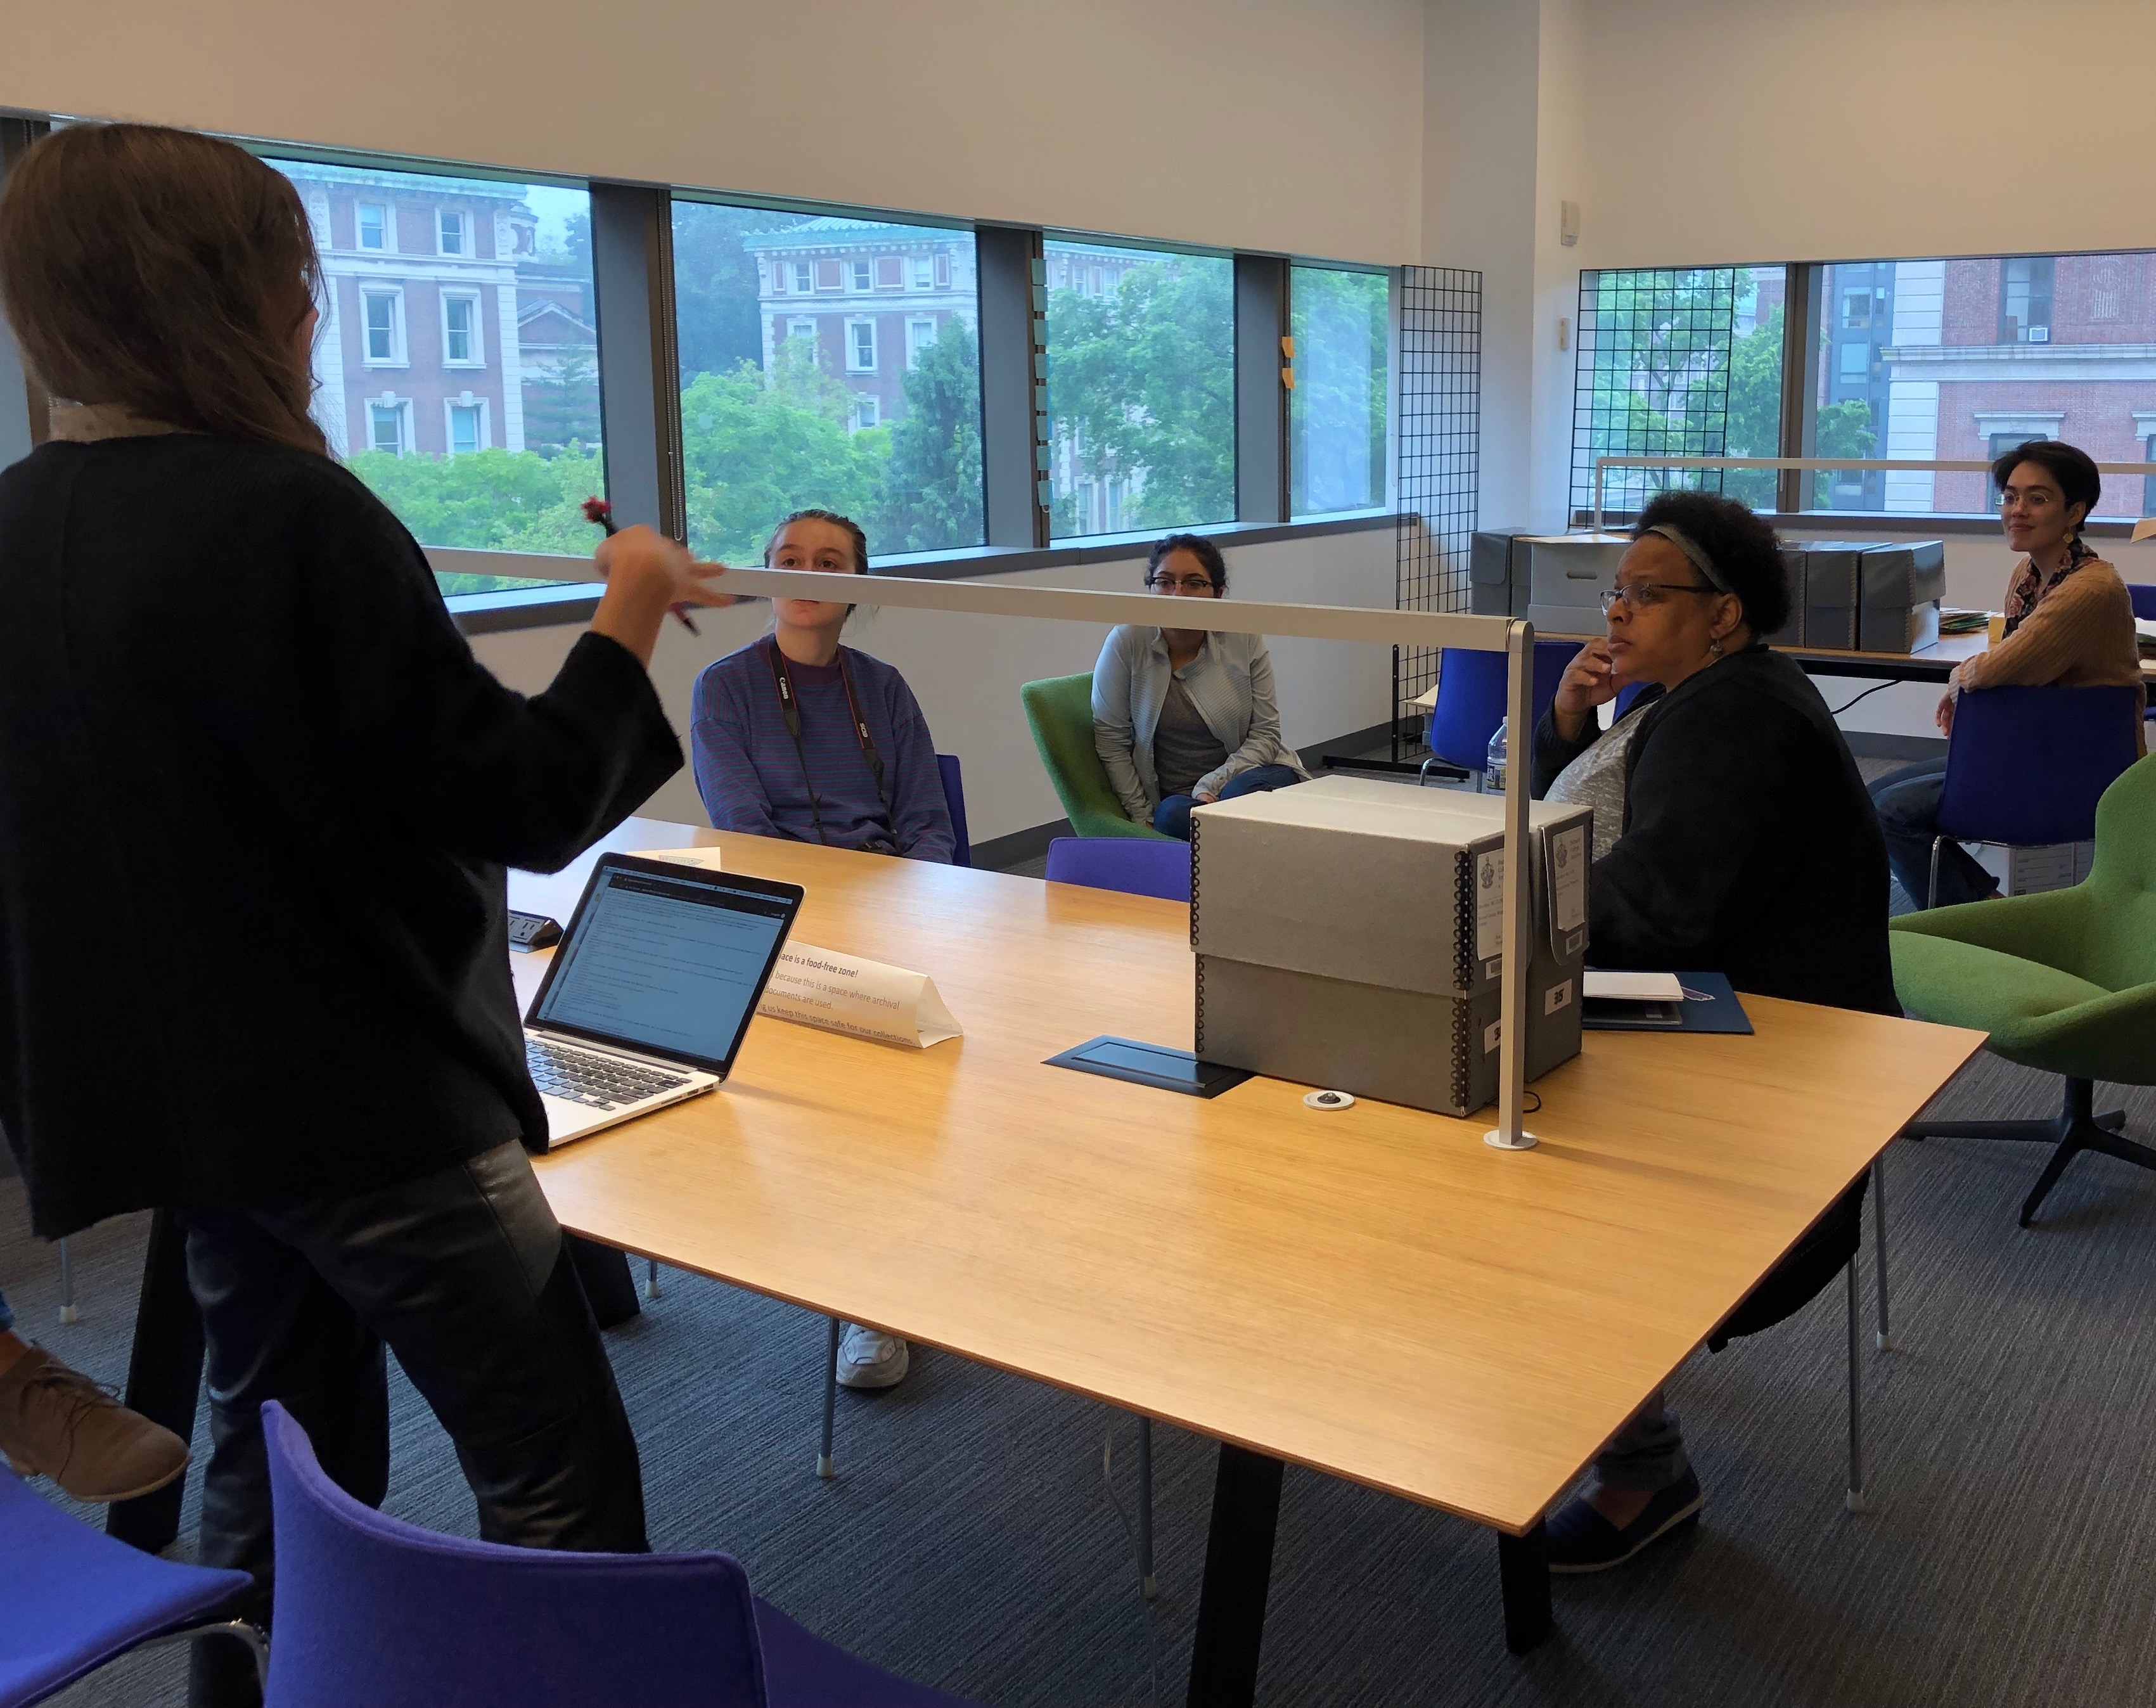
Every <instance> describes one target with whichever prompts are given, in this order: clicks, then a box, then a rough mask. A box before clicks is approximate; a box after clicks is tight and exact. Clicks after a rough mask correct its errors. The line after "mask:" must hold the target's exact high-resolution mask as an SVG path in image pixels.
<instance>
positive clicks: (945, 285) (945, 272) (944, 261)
mask: <svg viewBox="0 0 2156 1708" xmlns="http://www.w3.org/2000/svg"><path fill="white" fill-rule="evenodd" d="M936 288H937V290H949V289H950V288H951V257H950V256H949V255H948V254H938V255H937V257H936Z"/></svg>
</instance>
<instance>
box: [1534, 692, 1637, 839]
mask: <svg viewBox="0 0 2156 1708" xmlns="http://www.w3.org/2000/svg"><path fill="white" fill-rule="evenodd" d="M1645 710H1646V708H1645V706H1640V705H1635V706H1634V707H1633V708H1632V709H1631V710H1630V711H1628V712H1626V713H1625V716H1623V717H1621V718H1620V719H1619V720H1618V721H1617V722H1616V724H1615V725H1614V726H1613V727H1611V728H1609V729H1607V730H1605V731H1603V732H1602V735H1601V736H1600V738H1599V740H1598V741H1596V742H1595V743H1594V746H1591V747H1589V749H1588V750H1587V751H1585V752H1584V753H1582V754H1581V755H1580V756H1579V757H1578V758H1576V759H1574V760H1573V762H1572V763H1571V764H1569V765H1568V766H1566V767H1565V768H1564V769H1563V771H1560V772H1558V774H1557V777H1556V778H1555V780H1554V781H1553V782H1551V784H1550V786H1549V789H1548V792H1547V793H1546V794H1545V795H1544V796H1543V799H1545V800H1550V801H1561V802H1563V803H1566V804H1568V805H1570V806H1575V807H1592V808H1594V859H1598V860H1599V859H1604V858H1606V857H1607V856H1608V854H1609V850H1610V849H1613V848H1614V847H1616V845H1617V839H1618V838H1619V837H1620V836H1622V835H1623V834H1624V833H1625V755H1626V754H1627V753H1629V752H1630V751H1631V747H1632V738H1633V737H1634V736H1636V735H1638V734H1639V733H1640V721H1641V720H1640V714H1641V713H1642V712H1644V711H1645Z"/></svg>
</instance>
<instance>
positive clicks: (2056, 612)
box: [1951, 557, 2148, 753]
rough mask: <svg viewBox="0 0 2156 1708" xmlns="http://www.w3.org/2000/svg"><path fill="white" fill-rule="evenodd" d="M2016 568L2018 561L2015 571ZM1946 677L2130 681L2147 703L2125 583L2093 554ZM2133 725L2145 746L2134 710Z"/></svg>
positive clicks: (1979, 681) (2042, 682) (2047, 683)
mask: <svg viewBox="0 0 2156 1708" xmlns="http://www.w3.org/2000/svg"><path fill="white" fill-rule="evenodd" d="M2015 574H2016V575H2019V574H2020V566H2018V565H2017V566H2016V567H2015ZM2009 585H2011V583H2009ZM1951 680H1952V681H1953V687H1954V689H1955V691H1957V692H1958V691H1959V690H1962V689H1964V688H2005V687H2010V686H2020V687H2030V688H2051V687H2056V688H2133V689H2135V690H2138V691H2139V692H2140V693H2141V695H2142V699H2143V704H2144V705H2145V704H2146V703H2147V699H2148V690H2147V687H2146V685H2144V684H2143V681H2142V677H2141V650H2140V646H2139V644H2138V642H2137V641H2136V640H2135V639H2134V634H2133V598H2132V597H2131V596H2130V595H2128V592H2127V591H2126V583H2125V582H2123V581H2121V580H2120V579H2119V577H2118V572H2117V570H2116V569H2114V568H2112V567H2111V565H2110V564H2109V563H2107V562H2105V561H2104V560H2103V559H2102V558H2101V557H2092V558H2091V559H2089V561H2088V562H2086V563H2084V564H2083V565H2082V567H2080V568H2079V569H2077V570H2076V571H2075V572H2073V573H2072V574H2071V575H2070V576H2068V577H2066V579H2065V580H2063V581H2060V582H2054V583H2053V584H2052V585H2051V587H2050V588H2049V589H2047V590H2046V592H2044V594H2043V595H2042V597H2040V598H2039V599H2038V600H2037V601H2036V603H2035V604H2034V605H2033V606H2031V607H2030V610H2029V614H2028V615H2027V616H2025V617H2024V618H2022V619H2021V626H2020V628H2016V629H2015V631H2014V633H2012V634H2010V635H2009V636H2008V637H2007V638H2006V639H2005V640H2002V641H2000V642H1999V644H1998V645H1997V646H1995V647H1994V648H1992V649H1991V650H1990V651H1989V652H1982V653H1979V654H1976V655H1975V656H1974V658H1970V659H1963V661H1962V663H1961V664H1960V665H1959V666H1958V667H1957V668H1956V669H1955V671H1954V673H1953V678H1952V679H1951ZM2133 727H2134V739H2135V741H2137V742H2138V743H2139V746H2140V751H2142V752H2143V753H2146V752H2147V751H2148V734H2147V731H2148V726H2147V725H2146V724H2145V723H2143V721H2142V720H2141V719H2139V718H2138V717H2137V718H2136V719H2135V720H2134V721H2133Z"/></svg>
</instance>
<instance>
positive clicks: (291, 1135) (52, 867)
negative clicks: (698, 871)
mask: <svg viewBox="0 0 2156 1708" xmlns="http://www.w3.org/2000/svg"><path fill="white" fill-rule="evenodd" d="M680 762H681V754H680V746H679V744H678V743H677V741H675V737H674V734H673V731H672V730H671V729H670V727H669V726H668V724H667V721H666V719H665V716H664V714H663V713H662V712H661V710H660V706H659V703H658V700H657V698H656V696H655V695H654V692H653V690H652V687H651V684H650V680H649V678H648V677H647V676H646V674H644V670H643V669H642V667H641V666H639V664H638V663H637V661H636V660H635V659H634V658H633V657H632V656H630V654H629V653H627V652H626V651H624V649H622V648H621V647H619V646H618V645H616V644H614V643H613V641H610V640H607V639H603V638H601V637H599V636H596V635H587V636H585V637H584V638H583V639H582V640H581V641H579V642H578V643H577V646H576V648H575V649H574V650H573V651H572V653H571V654H570V655H569V657H568V659H567V661H566V662H565V663H564V664H563V665H562V669H561V672H560V674H558V675H557V677H556V678H555V680H554V682H553V685H552V686H551V687H550V688H548V689H547V691H546V692H545V693H543V694H541V695H536V696H535V697H533V698H531V699H529V700H526V698H524V697H523V696H522V695H517V694H515V693H512V692H511V691H510V690H507V689H506V688H504V687H502V686H501V685H500V684H499V683H498V682H496V681H495V679H494V677H493V676H492V675H490V674H489V673H488V672H487V671H486V669H485V668H484V667H483V666H481V665H480V663H479V662H478V661H477V660H476V659H475V658H474V657H473V656H472V654H471V650H470V648H469V647H468V646H467V645H466V644H465V640H464V638H463V636H462V635H461V634H459V633H458V631H457V628H456V626H455V624H454V623H453V622H452V621H451V620H450V618H449V613H448V612H447V610H446V609H445V608H444V606H443V603H442V600H441V597H440V594H439V592H438V591H437V590H436V587H435V585H434V578H433V577H432V575H431V574H430V573H429V569H428V566H427V562H426V559H425V557H424V556H423V554H422V553H421V551H419V548H418V546H416V545H415V544H414V543H413V540H412V538H411V536H409V535H408V533H406V532H405V531H404V529H403V527H402V526H400V525H399V524H398V521H396V519H395V518H394V517H393V516H392V515H390V513H389V512H388V510H386V509H385V508H384V507H383V506H382V504H381V503H380V502H379V501H378V500H376V499H375V498H374V497H373V495H372V494H370V493H369V492H368V491H367V489H366V488H365V487H363V486H362V485H361V484H360V483H359V482H358V481H357V480H355V479H353V478H352V476H351V475H350V474H346V472H345V471H344V470H343V469H341V468H339V467H337V466H336V464H333V463H331V462H329V461H328V460H326V459H324V458H321V457H317V456H311V455H308V454H305V453H303V452H300V451H294V450H286V449H278V448H275V447H269V446H262V445H249V444H239V443H235V442H232V441H227V440H222V439H211V438H207V437H203V436H201V435H196V434H175V435H168V436H164V437H156V438H142V439H111V440H106V441H103V442H100V443H97V444H47V445H45V446H44V447H42V448H41V449H38V451H36V452H35V453H33V454H32V455H30V456H29V457H28V458H26V459H23V461H22V462H20V463H18V464H16V465H15V466H14V467H13V468H12V469H8V470H7V471H6V473H5V474H0V1124H4V1126H5V1128H6V1131H7V1134H8V1141H9V1142H10V1144H11V1145H12V1146H13V1149H14V1151H15V1155H16V1157H17V1159H18V1162H20V1164H21V1166H22V1168H23V1175H24V1177H25V1179H26V1181H27V1182H28V1187H29V1194H30V1205H31V1214H32V1220H33V1224H34V1226H35V1227H36V1228H37V1230H38V1232H39V1233H40V1234H45V1235H47V1236H54V1235H58V1234H65V1233H68V1232H69V1231H71V1230H72V1229H74V1228H81V1227H83V1226H85V1225H86V1224H88V1223H91V1222H94V1221H96V1220H98V1219H99V1218H102V1217H105V1216H108V1215H110V1214H113V1213H115V1212H117V1211H121V1210H129V1209H135V1208H141V1207H145V1206H150V1205H171V1206H173V1207H177V1208H196V1207H208V1208H249V1207H260V1206H266V1205H271V1204H275V1203H289V1202H293V1201H295V1200H300V1199H305V1198H316V1197H325V1196H336V1195H338V1194H341V1193H351V1192H355V1191H361V1190H365V1189H367V1188H370V1187H377V1186H384V1185H389V1184H393V1183H396V1182H400V1181H403V1180H408V1179H412V1178H415V1177H418V1176H420V1175H423V1174H426V1173H429V1172H434V1171H435V1170H438V1169H441V1168H444V1167H449V1166H451V1165H453V1164H454V1163H456V1162H460V1161H462V1160H464V1159H465V1158H466V1157H472V1156H475V1155H476V1154H478V1153H479V1152H480V1151H485V1150H488V1149H490V1148H491V1147H493V1146H496V1145H499V1144H501V1143H504V1142H506V1141H508V1140H511V1139H518V1138H521V1140H522V1141H524V1142H525V1144H526V1146H529V1147H531V1148H533V1149H537V1148H541V1147H543V1146H544V1144H545V1140H546V1118H545V1116H544V1113H543V1111H542V1108H541V1106H540V1103H539V1100H538V1097H537V1095H536V1092H535V1091H534V1090H533V1089H532V1086H531V1080H530V1078H529V1076H528V1075H526V1072H525V1068H524V1053H523V1046H522V1042H521V1034H520V1026H519V1021H518V1015H517V1011H516V999H515V996H514V994H513V992H512V990H511V983H510V977H509V957H508V950H507V944H506V936H505V933H506V922H505V918H504V906H505V904H504V886H503V879H502V867H503V865H504V864H514V865H518V866H524V867H531V868H534V869H540V870H548V869H555V868H558V867H560V866H562V865H563V864H567V862H568V861H569V860H570V859H573V858H574V857H575V856H576V855H577V854H578V853H579V852H580V851H581V850H582V849H584V848H585V847H587V846H588V844H590V843H591V842H593V840H594V839H597V838H598V836H600V835H601V834H603V833H604V832H605V831H606V830H608V828H611V827H612V826H613V825H614V824H615V823H618V822H619V820H620V819H622V818H624V817H625V816H626V815H627V814H628V813H630V812H632V811H634V809H635V808H636V806H637V805H638V803H640V802H641V801H643V800H644V798H645V797H646V796H648V795H649V793H650V792H651V790H652V789H653V788H654V787H656V786H657V785H658V784H659V783H660V782H663V781H664V780H665V778H666V777H668V776H670V774H671V773H672V772H674V771H675V769H676V768H677V767H679V766H680Z"/></svg>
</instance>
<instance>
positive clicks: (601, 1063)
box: [524, 1033, 689, 1109]
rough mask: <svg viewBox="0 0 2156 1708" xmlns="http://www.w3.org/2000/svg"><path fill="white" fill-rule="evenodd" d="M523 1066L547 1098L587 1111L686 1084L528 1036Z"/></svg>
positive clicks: (656, 1070)
mask: <svg viewBox="0 0 2156 1708" xmlns="http://www.w3.org/2000/svg"><path fill="white" fill-rule="evenodd" d="M524 1064H525V1065H526V1067H528V1068H529V1069H531V1083H532V1084H533V1085H536V1086H537V1087H538V1088H539V1089H540V1090H542V1091H543V1092H545V1093H546V1094H547V1095H548V1096H549V1097H559V1098H561V1099H562V1100H563V1101H564V1102H567V1103H581V1104H583V1105H585V1106H586V1107H587V1108H590V1109H620V1108H623V1107H625V1106H626V1105H629V1104H631V1103H639V1102H641V1101H642V1100H644V1098H646V1097H654V1096H656V1095H658V1094H659V1093H660V1092H661V1091H670V1090H674V1089H675V1087H676V1086H677V1085H687V1084H688V1083H689V1076H688V1075H686V1074H670V1073H667V1072H666V1071H665V1070H664V1069H660V1068H647V1067H644V1066H642V1065H641V1064H639V1063H636V1062H631V1061H624V1060H623V1059H621V1058H620V1057H619V1056H612V1055H600V1054H596V1053H595V1052H593V1051H590V1050H582V1049H561V1048H559V1047H558V1046H557V1045H555V1044H549V1043H547V1041H546V1040H545V1039H538V1038H534V1037H532V1036H531V1035H530V1034H528V1033H527V1034H526V1035H525V1039H524Z"/></svg>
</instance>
